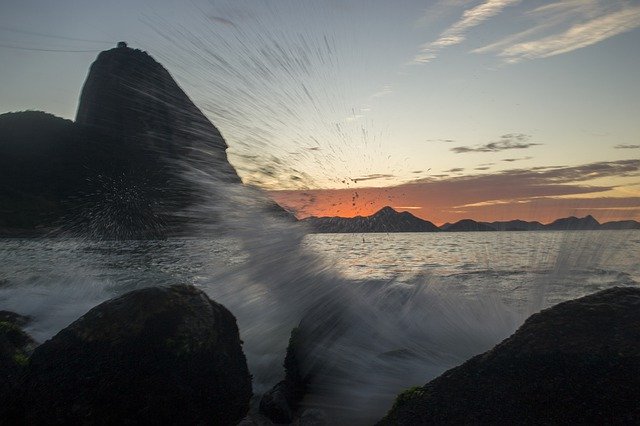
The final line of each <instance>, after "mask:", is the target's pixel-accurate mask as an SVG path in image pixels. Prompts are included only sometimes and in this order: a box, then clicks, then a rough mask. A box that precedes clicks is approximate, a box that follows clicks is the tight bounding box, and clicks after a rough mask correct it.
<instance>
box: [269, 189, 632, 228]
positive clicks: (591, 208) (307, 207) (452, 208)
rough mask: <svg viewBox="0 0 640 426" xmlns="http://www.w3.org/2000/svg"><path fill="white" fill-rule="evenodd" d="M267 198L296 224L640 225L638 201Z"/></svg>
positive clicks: (335, 195) (315, 193)
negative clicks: (569, 221)
mask: <svg viewBox="0 0 640 426" xmlns="http://www.w3.org/2000/svg"><path fill="white" fill-rule="evenodd" d="M445 189H446V188H445ZM269 195H270V196H271V197H272V198H273V199H274V200H275V201H276V202H277V203H278V204H280V205H282V206H283V207H285V208H287V209H289V210H291V211H293V212H294V213H295V214H296V216H297V217H298V219H303V218H306V217H309V216H340V217H355V216H369V215H371V214H373V213H375V212H377V211H378V210H380V209H381V208H383V207H385V206H390V207H392V208H394V209H395V210H397V211H400V212H401V211H408V212H409V213H411V214H413V215H414V216H417V217H419V218H421V219H424V220H428V221H431V222H433V223H434V224H436V225H442V224H444V223H446V222H456V221H458V220H461V219H473V220H476V221H483V222H493V221H506V220H514V219H521V220H526V221H539V222H542V223H550V222H552V221H554V220H555V219H558V218H561V217H568V216H577V217H583V216H587V215H589V214H591V215H592V216H593V217H595V218H596V219H597V220H598V221H599V222H601V223H604V222H609V221H616V220H637V221H640V198H637V197H631V198H606V197H600V198H566V197H529V198H521V199H512V200H507V201H499V202H484V201H483V200H478V199H474V198H471V197H464V196H463V195H464V194H462V196H461V194H456V193H452V192H447V191H442V190H437V188H436V189H434V188H425V187H423V186H421V185H401V186H397V187H386V188H360V189H355V190H354V189H321V190H308V191H270V192H269ZM471 196H473V191H471ZM464 198H470V199H464Z"/></svg>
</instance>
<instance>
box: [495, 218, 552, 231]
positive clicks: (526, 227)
mask: <svg viewBox="0 0 640 426" xmlns="http://www.w3.org/2000/svg"><path fill="white" fill-rule="evenodd" d="M482 223H484V224H485V225H489V226H490V227H492V228H494V229H495V230H496V231H541V230H543V229H544V225H543V224H541V223H540V222H535V221H534V222H526V221H524V220H519V219H516V220H509V221H504V222H489V223H486V222H482Z"/></svg>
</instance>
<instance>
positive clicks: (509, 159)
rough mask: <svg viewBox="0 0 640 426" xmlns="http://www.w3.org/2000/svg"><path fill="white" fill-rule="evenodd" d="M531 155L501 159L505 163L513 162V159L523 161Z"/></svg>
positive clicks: (529, 158)
mask: <svg viewBox="0 0 640 426" xmlns="http://www.w3.org/2000/svg"><path fill="white" fill-rule="evenodd" d="M532 158H533V157H522V158H503V159H502V161H506V162H507V163H513V162H514V161H523V160H531V159H532Z"/></svg>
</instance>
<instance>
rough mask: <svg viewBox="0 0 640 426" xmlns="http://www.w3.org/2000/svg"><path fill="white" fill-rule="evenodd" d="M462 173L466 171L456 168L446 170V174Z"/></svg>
mask: <svg viewBox="0 0 640 426" xmlns="http://www.w3.org/2000/svg"><path fill="white" fill-rule="evenodd" d="M460 172H464V169H463V168H462V167H456V168H454V169H450V170H445V173H460Z"/></svg>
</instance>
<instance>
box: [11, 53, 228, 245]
mask: <svg viewBox="0 0 640 426" xmlns="http://www.w3.org/2000/svg"><path fill="white" fill-rule="evenodd" d="M226 149H227V144H226V142H225V141H224V139H223V137H222V135H221V134H220V132H219V131H218V129H217V128H216V127H215V126H214V125H213V124H212V123H211V122H210V121H209V120H208V119H207V118H206V117H205V115H204V114H203V113H202V112H201V111H200V110H199V109H198V108H197V107H196V106H195V105H194V104H193V102H192V101H191V100H190V99H189V97H188V96H187V95H186V94H185V93H184V92H183V91H182V89H181V88H180V87H179V86H178V85H177V83H176V82H175V81H174V79H173V78H172V77H171V75H170V74H169V72H168V71H167V70H166V69H165V68H164V67H163V66H162V65H160V64H159V63H158V62H156V61H155V60H154V59H153V58H152V57H151V56H149V55H148V54H147V53H146V52H143V51H140V50H136V49H131V48H128V47H127V46H126V43H123V42H121V43H119V44H118V47H117V48H115V49H111V50H108V51H104V52H102V53H100V55H99V56H98V58H97V59H96V61H95V62H94V63H93V64H92V65H91V70H90V71H89V74H88V76H87V80H86V82H85V84H84V87H83V89H82V94H81V96H80V103H79V106H78V113H77V116H76V122H75V123H74V122H72V121H70V120H64V119H61V118H59V117H55V116H53V115H51V114H47V113H43V112H36V111H25V112H20V113H8V114H2V115H0V182H2V184H0V235H3V236H32V235H42V234H45V233H46V234H60V233H65V234H69V233H72V234H73V233H81V234H82V235H85V236H86V235H87V234H89V236H95V237H100V238H118V239H128V238H161V237H164V236H167V235H174V234H179V233H181V232H182V231H183V229H184V227H185V226H186V225H185V222H186V218H185V217H184V215H183V214H182V213H184V210H185V208H188V207H189V206H192V205H194V204H197V203H198V202H199V201H200V199H199V196H200V193H199V191H197V189H196V187H197V185H195V184H194V182H192V181H191V180H189V179H188V178H187V177H185V173H184V172H185V169H186V167H185V164H190V165H192V166H193V165H194V162H196V163H195V164H206V165H207V171H208V172H209V171H210V172H211V173H210V174H211V175H212V176H213V178H216V179H219V180H220V181H221V182H224V183H237V184H239V183H240V178H239V177H238V175H237V174H236V171H235V170H234V168H233V167H232V166H231V164H230V163H229V162H228V160H227V154H226ZM214 219H215V218H214Z"/></svg>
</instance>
